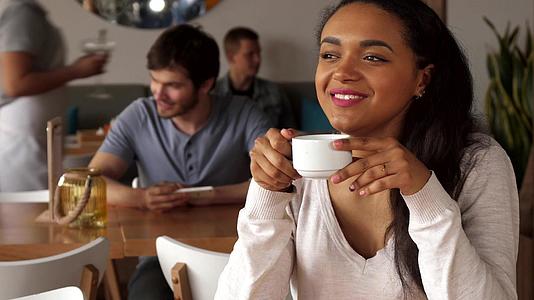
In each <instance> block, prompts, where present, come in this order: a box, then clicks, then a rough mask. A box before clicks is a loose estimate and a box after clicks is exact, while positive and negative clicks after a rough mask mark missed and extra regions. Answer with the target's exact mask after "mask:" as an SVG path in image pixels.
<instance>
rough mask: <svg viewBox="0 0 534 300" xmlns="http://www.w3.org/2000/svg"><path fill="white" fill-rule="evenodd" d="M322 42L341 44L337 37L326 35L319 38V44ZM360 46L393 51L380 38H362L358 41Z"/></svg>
mask: <svg viewBox="0 0 534 300" xmlns="http://www.w3.org/2000/svg"><path fill="white" fill-rule="evenodd" d="M324 43H328V44H333V45H336V46H340V45H341V40H340V39H339V38H337V37H333V36H327V37H324V38H323V39H322V40H321V45H322V44H324ZM360 47H362V48H369V47H384V48H387V49H389V51H391V52H395V51H393V47H391V46H390V45H389V44H388V43H386V42H384V41H381V40H363V41H361V42H360Z"/></svg>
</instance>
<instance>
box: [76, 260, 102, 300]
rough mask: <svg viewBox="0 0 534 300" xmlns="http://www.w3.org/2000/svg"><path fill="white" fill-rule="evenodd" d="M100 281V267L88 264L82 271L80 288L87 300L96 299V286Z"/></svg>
mask: <svg viewBox="0 0 534 300" xmlns="http://www.w3.org/2000/svg"><path fill="white" fill-rule="evenodd" d="M97 283H98V269H97V268H95V266H93V265H86V266H85V267H84V268H83V271H82V280H81V282H80V289H81V290H82V292H83V298H84V299H85V300H96V287H97Z"/></svg>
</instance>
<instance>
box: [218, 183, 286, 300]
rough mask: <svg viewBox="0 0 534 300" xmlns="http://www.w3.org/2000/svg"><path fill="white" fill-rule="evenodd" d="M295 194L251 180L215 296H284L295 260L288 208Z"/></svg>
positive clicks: (224, 297)
mask: <svg viewBox="0 0 534 300" xmlns="http://www.w3.org/2000/svg"><path fill="white" fill-rule="evenodd" d="M295 195H296V193H281V192H272V191H268V190H265V189H263V188H262V187H260V186H259V185H258V184H257V183H256V182H255V181H254V180H252V181H251V183H250V188H249V191H248V194H247V201H246V204H245V207H244V208H243V209H242V210H241V212H240V213H239V217H238V221H237V231H238V236H239V239H238V240H237V242H236V244H235V245H234V250H233V251H232V254H231V255H230V259H229V261H228V264H227V265H226V267H225V268H224V270H223V272H222V273H221V276H220V277H219V283H218V287H217V292H216V294H215V299H220V300H223V299H285V298H286V296H287V294H288V292H289V278H290V277H291V273H292V271H293V264H294V259H295V257H294V252H295V250H294V248H295V246H294V240H293V236H292V234H293V232H294V228H295V223H294V221H293V220H292V218H291V217H290V215H289V213H288V209H287V207H288V204H289V201H290V200H291V199H292V197H294V196H295Z"/></svg>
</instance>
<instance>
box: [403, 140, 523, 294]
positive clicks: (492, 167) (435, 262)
mask: <svg viewBox="0 0 534 300" xmlns="http://www.w3.org/2000/svg"><path fill="white" fill-rule="evenodd" d="M482 156H483V158H482V159H481V160H479V161H477V163H476V166H475V168H473V170H472V171H471V172H470V174H469V175H468V178H467V180H466V182H465V184H464V189H463V190H462V193H461V194H460V197H459V199H458V202H455V201H454V200H452V199H451V198H450V196H449V195H448V194H447V193H446V192H445V190H444V189H443V187H442V186H441V184H440V183H439V181H438V179H437V178H436V176H435V175H432V176H431V177H430V179H429V181H428V182H427V184H426V185H425V186H424V187H423V189H422V190H421V191H419V192H417V193H415V194H413V195H410V196H403V197H404V199H405V201H406V204H407V206H408V209H409V211H410V220H409V228H408V230H409V233H410V236H411V237H412V239H413V240H414V242H415V243H416V244H417V247H418V249H419V256H418V260H419V269H420V271H421V278H422V281H423V286H424V288H425V292H426V295H427V296H428V299H517V293H516V289H515V286H516V278H515V277H516V260H517V251H518V234H519V224H518V223H519V212H518V194H517V189H516V186H515V178H514V175H513V169H512V166H511V163H510V161H509V159H508V157H507V156H506V154H505V153H504V150H502V149H501V148H500V147H497V146H491V147H490V148H489V150H488V151H487V153H485V154H484V155H482ZM460 211H461V212H460Z"/></svg>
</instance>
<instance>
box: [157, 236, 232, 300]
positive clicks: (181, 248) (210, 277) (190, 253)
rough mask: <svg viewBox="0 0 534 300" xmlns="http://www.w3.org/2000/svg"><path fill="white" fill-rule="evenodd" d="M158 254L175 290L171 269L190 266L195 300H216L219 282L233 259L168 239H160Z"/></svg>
mask: <svg viewBox="0 0 534 300" xmlns="http://www.w3.org/2000/svg"><path fill="white" fill-rule="evenodd" d="M156 252H157V254H158V260H159V263H160V265H161V270H162V271H163V274H164V275H165V279H166V280H167V283H168V284H169V286H170V287H171V288H172V287H173V284H172V277H171V269H172V268H173V266H174V265H175V264H176V263H177V262H181V263H185V264H186V266H187V268H186V269H187V277H188V279H189V287H190V290H191V295H192V298H193V299H194V300H208V299H210V300H211V299H213V297H214V296H215V291H216V290H217V282H218V280H219V276H220V275H221V272H222V271H223V269H224V267H225V266H226V264H227V263H228V259H229V257H230V255H229V254H227V253H221V252H214V251H209V250H204V249H200V248H196V247H193V246H190V245H187V244H184V243H182V242H179V241H177V240H174V239H172V238H170V237H168V236H160V237H158V238H157V239H156Z"/></svg>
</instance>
